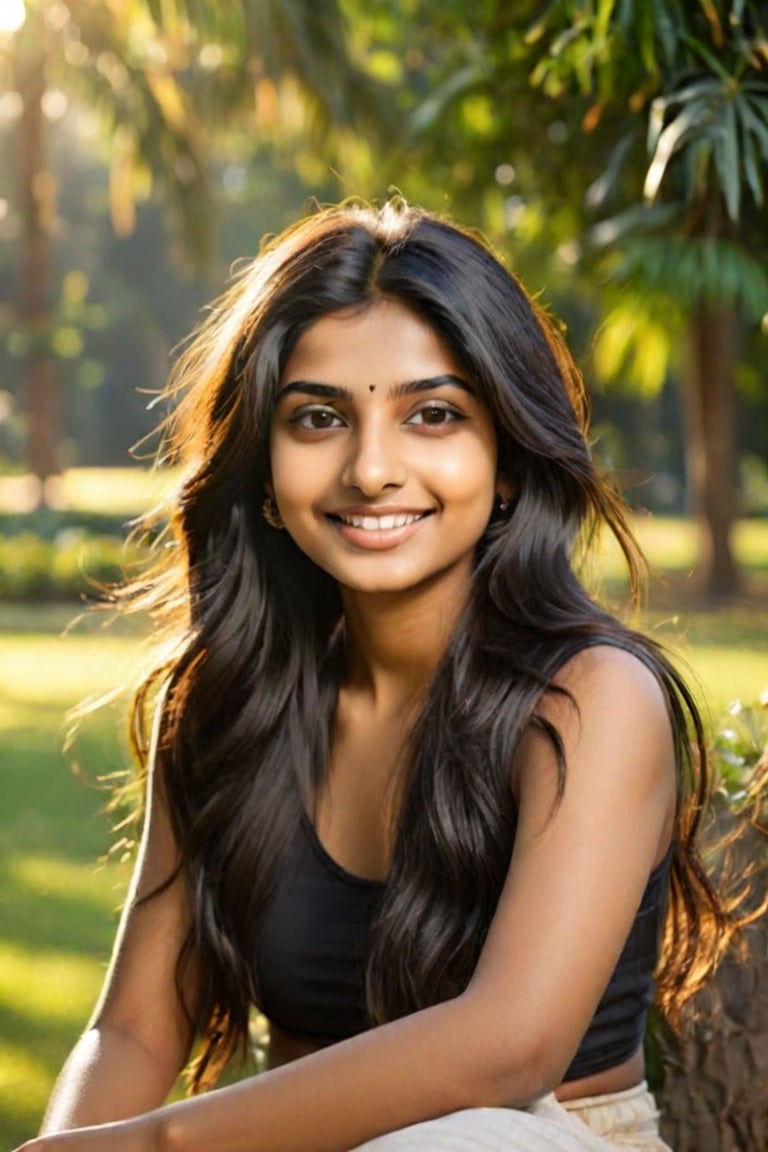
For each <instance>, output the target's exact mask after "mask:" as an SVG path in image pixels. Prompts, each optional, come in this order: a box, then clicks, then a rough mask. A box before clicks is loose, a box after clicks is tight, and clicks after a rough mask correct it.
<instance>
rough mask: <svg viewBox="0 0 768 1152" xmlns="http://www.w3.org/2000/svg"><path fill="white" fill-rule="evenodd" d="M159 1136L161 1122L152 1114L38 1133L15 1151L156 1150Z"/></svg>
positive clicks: (122, 1151)
mask: <svg viewBox="0 0 768 1152" xmlns="http://www.w3.org/2000/svg"><path fill="white" fill-rule="evenodd" d="M159 1135H160V1133H159V1124H158V1123H157V1120H156V1119H155V1118H154V1117H153V1116H152V1114H151V1113H149V1114H147V1115H146V1116H137V1117H136V1118H135V1119H131V1120H120V1121H117V1122H116V1123H114V1124H98V1125H97V1126H96V1127H94V1128H73V1129H71V1130H70V1131H68V1132H55V1133H51V1135H49V1136H38V1137H36V1138H35V1139H34V1140H28V1141H27V1142H26V1144H22V1145H21V1147H20V1148H17V1149H16V1152H154V1149H155V1148H156V1147H157V1146H158V1137H159Z"/></svg>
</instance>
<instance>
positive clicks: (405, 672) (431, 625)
mask: <svg viewBox="0 0 768 1152" xmlns="http://www.w3.org/2000/svg"><path fill="white" fill-rule="evenodd" d="M468 595H469V581H468V580H467V579H461V580H456V581H454V582H453V584H452V586H451V587H449V588H446V584H445V581H444V580H443V581H440V582H439V586H438V587H433V586H431V585H429V584H426V585H423V586H420V587H419V588H417V589H410V590H409V591H408V593H400V592H397V593H384V592H382V593H359V592H354V591H352V590H350V589H342V603H343V606H344V615H345V621H346V630H347V671H346V677H345V679H346V687H347V689H348V691H350V692H353V693H358V692H359V693H361V694H364V695H366V696H368V697H369V698H370V700H371V702H372V703H373V705H374V706H375V707H376V709H377V710H379V709H382V710H386V711H389V710H390V709H391V710H393V711H397V710H399V709H401V708H402V707H404V706H407V704H408V703H409V702H411V701H413V699H414V697H415V696H416V695H418V694H420V693H421V692H422V691H423V689H424V688H425V687H426V685H427V684H428V682H429V680H430V679H431V678H432V676H433V675H434V672H435V669H436V668H437V665H438V664H439V662H440V660H441V658H442V656H443V654H444V652H445V650H446V648H447V647H448V644H449V643H450V639H451V635H452V633H453V630H454V628H455V626H456V623H457V621H458V619H459V617H460V616H461V614H462V612H463V611H464V609H465V607H466V604H467V600H468Z"/></svg>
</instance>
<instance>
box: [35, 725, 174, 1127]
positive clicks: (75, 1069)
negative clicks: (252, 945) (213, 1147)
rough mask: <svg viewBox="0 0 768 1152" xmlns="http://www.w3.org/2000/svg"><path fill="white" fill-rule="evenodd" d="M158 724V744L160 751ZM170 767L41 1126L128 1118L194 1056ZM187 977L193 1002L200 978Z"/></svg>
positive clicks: (152, 800)
mask: <svg viewBox="0 0 768 1152" xmlns="http://www.w3.org/2000/svg"><path fill="white" fill-rule="evenodd" d="M156 729H157V725H155V732H154V733H153V737H152V745H151V748H150V757H149V762H150V765H153V763H154V761H155V760H156V756H155V750H156V743H157V732H156ZM161 776H162V774H161V773H160V772H159V771H157V770H155V769H151V771H150V780H149V784H148V797H147V811H146V815H145V820H144V830H143V833H142V839H141V846H140V849H139V855H138V859H137V862H136V869H135V872H134V877H133V881H132V884H131V888H130V892H129V895H128V898H127V900H126V905H125V910H124V912H123V917H122V920H121V923H120V928H119V930H118V934H117V939H116V941H115V946H114V950H113V954H112V960H111V963H110V966H109V970H108V972H107V976H106V979H105V982H104V987H103V989H102V992H101V996H100V997H99V1001H98V1004H97V1006H96V1009H95V1012H94V1015H93V1018H92V1020H91V1022H90V1024H89V1025H88V1028H87V1029H86V1031H85V1033H84V1034H83V1036H82V1037H81V1038H80V1040H79V1041H78V1043H77V1044H76V1046H75V1048H74V1050H73V1052H72V1054H71V1055H70V1057H69V1059H68V1060H67V1062H66V1064H65V1065H64V1068H63V1069H62V1072H61V1074H60V1075H59V1078H58V1080H57V1082H56V1086H55V1088H54V1091H53V1095H52V1097H51V1100H50V1103H49V1106H48V1110H47V1112H46V1116H45V1120H44V1121H43V1126H42V1129H41V1133H42V1134H50V1133H53V1132H61V1131H64V1130H65V1129H69V1128H82V1127H89V1126H91V1125H94V1124H103V1123H106V1122H108V1121H110V1120H119V1119H124V1118H126V1117H129V1116H135V1115H137V1114H138V1113H140V1112H146V1111H148V1110H149V1109H152V1108H156V1107H158V1106H159V1105H160V1104H162V1103H163V1102H164V1101H165V1099H166V1097H167V1095H168V1093H169V1091H170V1089H171V1088H172V1086H173V1084H174V1082H175V1080H176V1077H177V1076H178V1074H179V1072H180V1070H181V1069H182V1068H183V1066H184V1064H185V1063H186V1061H187V1059H188V1056H189V1051H190V1047H191V1043H192V1039H193V1035H192V1028H191V1026H190V1024H189V1021H188V1019H187V1017H186V1014H185V1012H184V1010H183V1008H182V1005H181V1002H180V999H179V995H178V992H177V989H176V961H177V958H178V955H179V951H180V949H181V947H182V944H183V943H184V940H185V938H186V936H187V932H188V930H189V926H190V914H189V909H188V906H187V900H186V895H185V886H184V882H183V879H182V877H181V875H180V874H179V875H178V876H177V877H176V878H175V879H174V880H173V882H172V883H171V884H170V885H169V886H168V887H167V888H166V889H164V890H163V891H161V892H160V893H159V894H158V895H155V896H151V897H150V898H149V899H145V900H144V902H142V900H143V898H146V897H148V896H150V894H151V893H152V892H153V891H154V890H155V889H157V888H158V887H159V886H160V885H162V884H163V882H164V881H166V880H167V879H168V877H169V876H170V875H171V874H172V873H173V871H174V869H175V868H176V865H177V859H178V856H177V849H176V844H175V841H174V836H173V833H172V831H171V824H170V819H169V815H168V805H167V802H166V797H165V790H164V787H163V783H162V778H161ZM187 983H188V986H187V987H185V990H184V991H185V997H186V1000H187V1004H188V1005H189V1006H190V1007H192V1006H193V1004H194V987H193V979H192V977H191V976H190V979H189V981H188V982H187Z"/></svg>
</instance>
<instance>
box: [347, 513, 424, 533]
mask: <svg viewBox="0 0 768 1152" xmlns="http://www.w3.org/2000/svg"><path fill="white" fill-rule="evenodd" d="M422 515H423V514H422V513H421V512H401V513H398V514H397V515H393V516H341V517H340V519H341V520H342V522H343V523H344V524H349V526H350V527H351V528H363V529H365V531H366V532H386V531H388V530H389V529H391V528H405V526H406V524H413V523H414V522H415V521H416V520H420V519H421V517H422Z"/></svg>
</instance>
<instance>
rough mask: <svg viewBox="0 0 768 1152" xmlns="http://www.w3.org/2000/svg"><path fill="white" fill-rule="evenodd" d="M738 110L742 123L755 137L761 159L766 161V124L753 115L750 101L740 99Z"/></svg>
mask: <svg viewBox="0 0 768 1152" xmlns="http://www.w3.org/2000/svg"><path fill="white" fill-rule="evenodd" d="M738 110H739V115H740V116H741V119H742V122H743V124H744V125H745V127H748V128H749V130H750V133H751V135H753V136H754V137H755V138H756V140H757V144H758V147H759V148H760V151H761V153H762V156H763V159H764V160H765V161H768V126H766V125H765V124H763V122H762V120H761V119H760V118H759V117H758V116H756V115H755V112H754V109H753V107H752V104H751V102H750V101H748V100H740V101H739V103H738Z"/></svg>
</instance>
